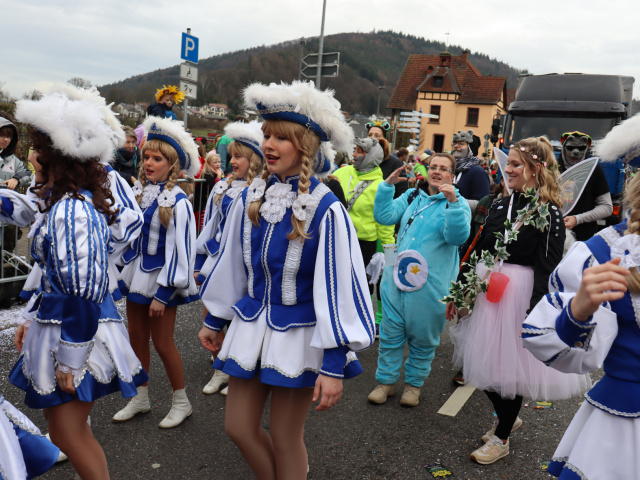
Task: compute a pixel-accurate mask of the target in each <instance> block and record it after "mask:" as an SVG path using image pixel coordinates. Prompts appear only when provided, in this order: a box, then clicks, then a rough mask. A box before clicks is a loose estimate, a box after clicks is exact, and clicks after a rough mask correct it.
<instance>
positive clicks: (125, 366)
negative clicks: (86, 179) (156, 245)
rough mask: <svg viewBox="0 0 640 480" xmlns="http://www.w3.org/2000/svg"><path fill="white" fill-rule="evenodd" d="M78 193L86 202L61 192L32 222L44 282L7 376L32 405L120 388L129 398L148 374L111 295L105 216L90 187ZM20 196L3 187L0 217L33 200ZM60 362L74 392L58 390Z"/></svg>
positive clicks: (15, 216)
mask: <svg viewBox="0 0 640 480" xmlns="http://www.w3.org/2000/svg"><path fill="white" fill-rule="evenodd" d="M80 193H81V194H82V195H83V196H84V199H83V200H79V199H73V198H69V197H64V198H63V199H61V200H60V201H58V202H57V203H56V204H55V205H54V206H53V207H52V208H51V210H50V211H49V212H47V213H46V214H45V215H43V216H40V218H39V219H38V222H36V223H35V224H34V236H33V242H32V245H31V251H32V255H33V257H34V258H35V260H36V261H37V262H38V265H39V266H40V269H41V270H42V276H41V286H40V289H39V291H38V293H37V295H36V296H34V299H33V302H32V306H31V312H32V316H33V321H32V323H31V326H30V328H29V331H28V334H27V336H26V338H25V342H24V346H23V348H22V352H21V353H20V357H19V359H18V362H17V363H16V365H15V366H14V367H13V369H12V370H11V373H10V374H9V379H10V380H11V382H12V383H13V384H14V385H16V386H17V387H19V388H22V389H23V390H25V392H26V399H25V403H26V404H27V405H29V406H30V407H32V408H44V407H51V406H55V405H59V404H62V403H65V402H69V401H71V400H74V399H79V400H81V401H84V402H91V401H93V400H96V399H97V398H100V397H102V396H104V395H107V394H110V393H113V392H116V391H118V390H120V391H121V392H122V395H123V396H124V397H133V396H135V395H136V393H137V392H136V385H141V384H142V383H144V382H146V380H147V378H148V377H147V374H146V373H145V371H144V370H143V368H142V365H141V364H140V361H139V360H138V359H137V358H136V356H135V354H134V353H133V350H132V349H131V346H130V345H129V337H128V334H127V331H126V329H125V327H124V324H123V321H122V318H121V317H120V315H119V313H118V310H117V308H116V306H115V303H114V301H113V298H112V297H111V295H110V294H109V289H108V287H109V278H108V268H109V267H108V259H107V257H108V250H109V249H108V246H109V241H110V238H111V235H110V231H109V227H108V226H107V220H106V218H105V217H104V215H102V214H100V213H99V212H98V211H97V210H96V209H95V208H94V206H93V204H92V202H91V194H90V192H87V191H84V190H82V191H81V192H80ZM22 197H24V196H22ZM17 198H18V200H17V199H16V196H15V195H14V196H6V195H5V194H4V192H3V195H2V207H1V211H2V216H3V219H12V218H13V219H18V220H19V219H20V217H21V215H22V214H21V209H23V208H28V205H29V203H30V204H31V205H33V203H32V202H30V201H28V200H25V201H24V202H22V203H21V202H20V201H19V199H20V197H17ZM24 198H25V199H26V197H24ZM58 367H59V368H60V369H61V370H62V371H65V372H71V373H73V376H74V386H75V388H76V394H68V393H66V392H63V391H62V390H60V389H59V388H58V387H57V384H56V379H55V371H56V368H58Z"/></svg>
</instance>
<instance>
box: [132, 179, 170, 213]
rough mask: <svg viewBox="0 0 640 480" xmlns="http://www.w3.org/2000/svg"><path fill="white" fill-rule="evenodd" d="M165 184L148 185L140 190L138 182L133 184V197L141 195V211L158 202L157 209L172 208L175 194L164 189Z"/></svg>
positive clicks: (140, 186)
mask: <svg viewBox="0 0 640 480" xmlns="http://www.w3.org/2000/svg"><path fill="white" fill-rule="evenodd" d="M165 185H166V182H158V183H148V184H146V185H145V186H144V188H142V183H140V180H136V181H135V183H134V184H133V189H132V190H133V195H134V196H136V197H137V196H138V195H140V194H142V199H141V200H140V208H142V209H143V210H144V209H146V208H149V207H150V206H151V205H153V202H155V201H156V200H158V206H159V207H173V206H174V205H175V204H176V193H175V192H174V191H173V190H167V189H165V188H164V187H165Z"/></svg>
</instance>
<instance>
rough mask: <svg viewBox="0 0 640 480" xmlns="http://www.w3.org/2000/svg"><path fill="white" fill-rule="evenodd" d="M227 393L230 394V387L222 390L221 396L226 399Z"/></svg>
mask: <svg viewBox="0 0 640 480" xmlns="http://www.w3.org/2000/svg"><path fill="white" fill-rule="evenodd" d="M227 393H229V385H227V386H226V387H224V388H223V389H222V390H220V395H222V396H223V397H226V396H227Z"/></svg>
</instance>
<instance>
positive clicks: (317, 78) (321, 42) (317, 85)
mask: <svg viewBox="0 0 640 480" xmlns="http://www.w3.org/2000/svg"><path fill="white" fill-rule="evenodd" d="M326 10H327V0H324V1H323V2H322V26H321V27H320V47H319V48H318V74H317V77H316V88H317V89H318V90H320V78H322V50H323V48H324V14H325V12H326Z"/></svg>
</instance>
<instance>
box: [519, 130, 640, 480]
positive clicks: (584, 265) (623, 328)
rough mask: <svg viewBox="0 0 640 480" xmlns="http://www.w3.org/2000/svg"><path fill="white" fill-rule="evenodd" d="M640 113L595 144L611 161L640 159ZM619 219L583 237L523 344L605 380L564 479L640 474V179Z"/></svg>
mask: <svg viewBox="0 0 640 480" xmlns="http://www.w3.org/2000/svg"><path fill="white" fill-rule="evenodd" d="M639 126H640V117H633V118H631V119H629V120H627V121H626V122H624V123H622V124H620V125H619V126H618V127H616V128H614V129H613V130H612V131H611V132H609V134H608V135H607V136H606V137H605V138H604V139H603V140H601V141H600V142H599V143H598V144H596V150H595V153H596V155H597V156H598V157H599V158H600V159H602V160H604V161H605V162H615V161H616V160H617V159H622V160H623V161H624V162H625V163H628V164H629V165H630V166H631V167H638V166H639V165H640V156H639V155H638V152H639V151H640V150H639V148H640V136H639V135H638V131H639V130H638V128H639ZM625 205H626V207H627V208H628V209H629V210H628V211H627V214H626V216H625V219H624V221H623V222H622V223H620V224H619V225H614V226H612V227H608V228H605V229H604V230H601V231H600V232H599V233H597V234H596V235H594V236H593V237H592V238H590V239H589V240H587V241H586V242H577V243H575V244H574V245H573V246H572V248H571V250H570V251H569V252H568V253H567V255H566V257H564V259H563V260H562V262H561V263H560V265H558V267H557V268H556V269H555V271H554V272H553V274H552V275H551V279H550V281H549V286H550V293H549V294H548V295H546V296H545V297H544V298H543V299H542V300H541V301H540V303H538V305H537V306H536V307H535V308H534V309H533V311H532V312H531V314H530V315H529V317H528V318H527V320H526V322H525V324H524V327H523V330H522V337H523V341H524V346H525V347H526V348H527V349H528V350H529V351H530V352H531V353H533V354H534V355H535V356H536V357H537V358H538V359H539V360H541V361H543V362H544V363H545V364H546V365H548V366H550V367H552V368H555V369H556V370H559V371H561V372H571V373H587V372H590V371H592V370H596V369H601V368H604V376H603V377H602V379H600V380H599V381H598V383H596V385H595V386H594V387H593V388H592V389H591V390H589V392H587V394H586V395H585V402H584V403H583V404H582V406H581V407H580V409H579V410H578V412H577V413H576V415H575V417H574V418H573V420H572V422H571V424H570V425H569V428H568V429H567V431H566V433H565V434H564V437H563V438H562V440H561V441H560V444H559V445H558V448H557V449H556V451H555V453H554V454H553V457H552V461H551V463H550V464H549V467H548V470H547V471H548V472H549V473H550V474H552V475H554V476H556V477H559V478H562V479H578V478H581V479H600V478H638V471H640V458H639V457H638V455H637V451H638V439H640V348H639V346H640V309H639V308H638V306H639V304H640V303H639V299H640V297H639V295H640V273H639V272H638V267H640V176H636V177H635V178H634V179H633V180H632V181H631V182H630V183H629V185H628V186H627V189H626V198H625Z"/></svg>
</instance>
